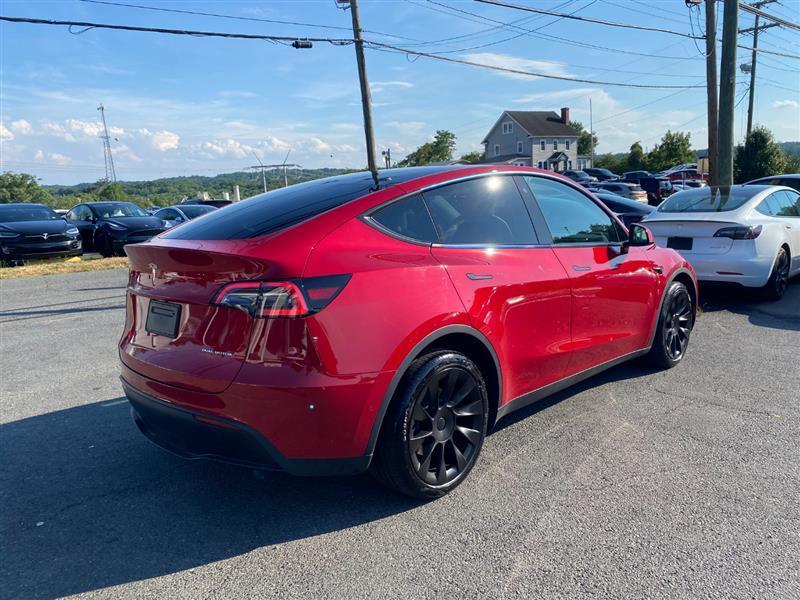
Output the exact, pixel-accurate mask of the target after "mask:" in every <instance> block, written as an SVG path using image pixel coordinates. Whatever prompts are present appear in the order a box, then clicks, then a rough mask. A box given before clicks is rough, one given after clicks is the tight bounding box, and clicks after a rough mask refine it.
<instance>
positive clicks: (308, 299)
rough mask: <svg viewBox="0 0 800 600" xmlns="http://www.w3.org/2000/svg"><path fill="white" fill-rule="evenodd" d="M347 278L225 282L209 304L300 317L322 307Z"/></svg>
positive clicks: (257, 314)
mask: <svg viewBox="0 0 800 600" xmlns="http://www.w3.org/2000/svg"><path fill="white" fill-rule="evenodd" d="M349 280H350V275H332V276H328V277H312V278H308V279H298V280H294V281H242V282H237V283H229V284H228V285H226V286H225V287H223V288H222V289H221V290H220V291H219V292H217V294H216V295H215V296H214V298H213V299H212V300H211V303H212V304H216V305H218V306H228V307H230V308H238V309H240V310H244V311H246V312H248V313H249V314H250V315H252V316H254V317H259V318H270V317H304V316H306V315H309V314H311V313H314V312H317V311H319V310H322V309H323V308H325V307H326V306H327V305H328V304H329V303H330V302H331V300H333V299H334V298H335V297H336V296H337V294H339V292H341V291H342V288H344V286H345V285H346V284H347V282H348V281H349Z"/></svg>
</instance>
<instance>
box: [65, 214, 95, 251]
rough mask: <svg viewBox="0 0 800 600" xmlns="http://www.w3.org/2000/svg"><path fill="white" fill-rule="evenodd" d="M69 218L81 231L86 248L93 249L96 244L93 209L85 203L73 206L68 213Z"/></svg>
mask: <svg viewBox="0 0 800 600" xmlns="http://www.w3.org/2000/svg"><path fill="white" fill-rule="evenodd" d="M66 216H67V220H68V221H69V222H70V223H72V224H73V225H75V227H77V228H78V231H80V232H81V241H82V242H83V248H84V250H87V249H91V248H92V247H93V244H94V229H95V219H94V216H93V214H92V210H91V209H90V208H89V207H88V206H86V205H85V204H79V205H78V206H75V207H73V208H72V209H71V210H70V211H69V212H68V213H67V215H66Z"/></svg>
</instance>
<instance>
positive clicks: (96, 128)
mask: <svg viewBox="0 0 800 600" xmlns="http://www.w3.org/2000/svg"><path fill="white" fill-rule="evenodd" d="M64 125H65V128H66V129H67V131H71V132H73V133H79V134H82V135H86V136H90V137H97V136H98V135H100V133H101V132H102V131H103V125H102V124H101V123H100V122H99V121H94V122H92V121H80V120H78V119H67V120H66V121H64Z"/></svg>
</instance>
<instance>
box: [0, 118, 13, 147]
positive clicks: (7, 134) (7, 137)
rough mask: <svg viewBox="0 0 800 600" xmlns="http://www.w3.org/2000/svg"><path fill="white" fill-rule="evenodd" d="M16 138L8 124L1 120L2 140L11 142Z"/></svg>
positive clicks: (0, 133) (0, 132)
mask: <svg viewBox="0 0 800 600" xmlns="http://www.w3.org/2000/svg"><path fill="white" fill-rule="evenodd" d="M13 139H14V134H13V133H11V130H10V129H7V128H6V124H5V123H3V122H2V121H0V140H3V141H4V142H10V141H11V140H13Z"/></svg>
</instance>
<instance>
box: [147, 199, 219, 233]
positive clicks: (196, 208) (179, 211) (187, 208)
mask: <svg viewBox="0 0 800 600" xmlns="http://www.w3.org/2000/svg"><path fill="white" fill-rule="evenodd" d="M215 210H217V207H216V206H209V205H208V204H180V205H177V206H167V207H166V208H161V209H159V210H157V211H155V212H154V213H153V216H154V217H158V218H159V219H161V220H162V221H164V224H165V225H166V226H167V227H175V225H180V224H181V223H186V221H191V220H192V219H196V218H197V217H200V216H202V215H207V214H208V213H210V212H214V211H215Z"/></svg>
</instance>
